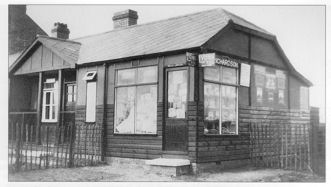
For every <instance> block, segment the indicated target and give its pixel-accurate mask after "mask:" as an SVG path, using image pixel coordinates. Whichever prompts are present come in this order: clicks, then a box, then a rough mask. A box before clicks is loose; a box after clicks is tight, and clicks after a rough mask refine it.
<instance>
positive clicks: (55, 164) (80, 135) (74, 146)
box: [8, 113, 101, 172]
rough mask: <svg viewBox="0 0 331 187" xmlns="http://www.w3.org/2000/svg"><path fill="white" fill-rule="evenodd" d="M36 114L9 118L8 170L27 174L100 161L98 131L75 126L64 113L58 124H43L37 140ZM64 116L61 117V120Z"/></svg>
mask: <svg viewBox="0 0 331 187" xmlns="http://www.w3.org/2000/svg"><path fill="white" fill-rule="evenodd" d="M35 115H36V113H21V114H20V113H15V114H11V115H10V118H9V146H8V147H9V152H8V153H9V157H8V159H9V161H8V163H9V170H10V171H14V172H17V171H26V170H33V169H47V168H60V167H77V166H87V165H96V164H99V163H100V162H101V152H100V146H101V136H100V135H101V128H100V127H99V126H98V125H96V124H89V125H75V122H74V121H73V120H74V117H73V116H70V115H74V113H73V114H68V113H67V114H66V115H67V116H64V117H66V118H70V119H73V120H68V119H67V120H66V122H65V123H62V124H61V125H42V126H41V127H40V140H39V141H38V140H36V134H37V131H38V129H37V128H36V123H35V122H36V119H35ZM64 117H63V118H64Z"/></svg>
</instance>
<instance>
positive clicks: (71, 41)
mask: <svg viewBox="0 0 331 187" xmlns="http://www.w3.org/2000/svg"><path fill="white" fill-rule="evenodd" d="M37 38H46V39H52V40H58V41H62V42H70V43H75V44H82V43H80V42H77V41H74V40H68V39H62V38H56V37H51V36H45V35H39V34H38V35H37Z"/></svg>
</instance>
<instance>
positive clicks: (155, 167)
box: [145, 158, 191, 176]
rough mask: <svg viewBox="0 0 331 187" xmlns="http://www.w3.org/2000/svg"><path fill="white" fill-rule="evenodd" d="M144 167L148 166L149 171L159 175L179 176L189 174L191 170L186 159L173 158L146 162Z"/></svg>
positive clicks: (189, 163)
mask: <svg viewBox="0 0 331 187" xmlns="http://www.w3.org/2000/svg"><path fill="white" fill-rule="evenodd" d="M145 163H146V165H149V170H150V171H152V172H156V173H158V174H161V175H168V176H180V175H184V174H189V173H190V170H191V162H190V160H188V159H174V158H157V159H153V160H146V162H145Z"/></svg>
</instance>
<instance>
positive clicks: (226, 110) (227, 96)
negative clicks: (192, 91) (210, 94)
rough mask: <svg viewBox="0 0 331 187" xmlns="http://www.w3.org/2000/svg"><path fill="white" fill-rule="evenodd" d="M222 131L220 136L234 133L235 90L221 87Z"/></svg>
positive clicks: (229, 87) (230, 87)
mask: <svg viewBox="0 0 331 187" xmlns="http://www.w3.org/2000/svg"><path fill="white" fill-rule="evenodd" d="M221 89H222V95H221V98H222V102H221V103H222V105H221V107H222V117H221V119H222V129H221V130H222V131H221V134H235V133H236V88H235V87H232V86H222V87H221Z"/></svg>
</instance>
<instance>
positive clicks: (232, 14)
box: [223, 9, 273, 35]
mask: <svg viewBox="0 0 331 187" xmlns="http://www.w3.org/2000/svg"><path fill="white" fill-rule="evenodd" d="M223 11H224V12H225V13H226V14H230V15H231V16H233V17H236V18H238V19H241V20H243V21H245V22H247V23H249V24H251V25H253V26H255V27H257V28H259V29H261V30H263V31H264V32H266V33H268V34H269V35H273V34H272V33H271V32H269V31H267V30H265V29H263V28H261V27H260V26H257V25H256V24H254V23H252V22H250V21H248V20H246V19H245V18H242V17H240V16H238V15H236V14H234V13H232V12H230V11H228V10H226V9H223ZM227 16H228V18H229V19H230V20H232V21H233V19H232V18H231V17H230V16H229V15H227Z"/></svg>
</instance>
